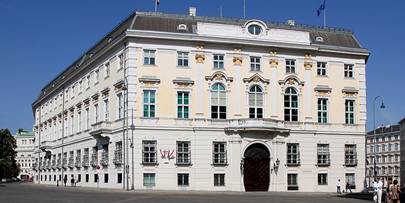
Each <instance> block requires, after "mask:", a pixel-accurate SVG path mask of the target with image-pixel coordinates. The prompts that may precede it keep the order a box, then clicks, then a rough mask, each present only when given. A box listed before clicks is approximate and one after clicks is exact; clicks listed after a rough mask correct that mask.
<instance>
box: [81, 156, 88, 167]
mask: <svg viewBox="0 0 405 203" xmlns="http://www.w3.org/2000/svg"><path fill="white" fill-rule="evenodd" d="M82 166H83V167H86V168H87V167H89V166H90V164H89V155H88V154H87V155H85V156H83V161H82Z"/></svg>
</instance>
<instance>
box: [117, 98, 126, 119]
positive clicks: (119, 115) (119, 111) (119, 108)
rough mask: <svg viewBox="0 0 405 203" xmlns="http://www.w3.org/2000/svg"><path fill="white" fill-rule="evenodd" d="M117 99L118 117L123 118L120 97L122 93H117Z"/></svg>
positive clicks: (122, 105) (122, 106)
mask: <svg viewBox="0 0 405 203" xmlns="http://www.w3.org/2000/svg"><path fill="white" fill-rule="evenodd" d="M117 101H118V119H121V118H124V100H123V98H122V94H121V93H120V94H118V95H117Z"/></svg>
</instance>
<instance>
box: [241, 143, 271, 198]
mask: <svg viewBox="0 0 405 203" xmlns="http://www.w3.org/2000/svg"><path fill="white" fill-rule="evenodd" d="M244 157H245V158H244V162H243V182H244V185H245V190H246V191H268V189H269V182H270V152H269V150H268V149H267V147H266V146H264V145H262V144H258V143H257V144H252V145H251V146H249V147H248V148H247V149H246V151H245V154H244Z"/></svg>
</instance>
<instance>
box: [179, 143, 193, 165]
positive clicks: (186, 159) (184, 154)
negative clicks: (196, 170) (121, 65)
mask: <svg viewBox="0 0 405 203" xmlns="http://www.w3.org/2000/svg"><path fill="white" fill-rule="evenodd" d="M190 163H191V161H190V142H177V164H179V165H182V164H190Z"/></svg>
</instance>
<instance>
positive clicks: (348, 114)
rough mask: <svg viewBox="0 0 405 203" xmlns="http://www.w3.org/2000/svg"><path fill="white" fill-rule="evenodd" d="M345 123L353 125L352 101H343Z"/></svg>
mask: <svg viewBox="0 0 405 203" xmlns="http://www.w3.org/2000/svg"><path fill="white" fill-rule="evenodd" d="M345 122H346V124H354V100H346V101H345Z"/></svg>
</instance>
